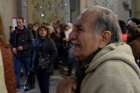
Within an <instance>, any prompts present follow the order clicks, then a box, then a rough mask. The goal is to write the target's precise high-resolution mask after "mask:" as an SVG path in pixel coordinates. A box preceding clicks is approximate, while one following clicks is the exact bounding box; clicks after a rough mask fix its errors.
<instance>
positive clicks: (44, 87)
mask: <svg viewBox="0 0 140 93" xmlns="http://www.w3.org/2000/svg"><path fill="white" fill-rule="evenodd" d="M38 32H39V38H38V40H37V46H36V50H37V51H36V56H37V57H35V58H36V62H35V64H34V68H35V72H36V73H37V78H38V82H39V87H40V91H41V93H49V76H50V71H51V70H52V67H53V62H54V60H55V58H56V56H57V50H56V46H55V44H54V42H53V40H52V39H50V38H49V37H48V28H47V27H45V26H41V27H39V29H38Z"/></svg>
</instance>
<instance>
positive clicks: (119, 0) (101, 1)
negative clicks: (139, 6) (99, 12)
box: [81, 0, 131, 20]
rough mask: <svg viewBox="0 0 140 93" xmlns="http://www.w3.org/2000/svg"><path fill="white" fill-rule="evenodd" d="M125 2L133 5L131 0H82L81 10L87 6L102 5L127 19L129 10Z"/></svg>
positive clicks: (121, 17)
mask: <svg viewBox="0 0 140 93" xmlns="http://www.w3.org/2000/svg"><path fill="white" fill-rule="evenodd" d="M123 2H126V3H128V4H129V5H130V7H131V0H81V11H83V10H84V9H85V8H86V7H89V6H93V5H101V6H104V7H108V8H110V9H111V10H112V11H114V12H115V13H116V14H117V15H118V17H119V18H120V19H122V20H127V19H128V17H129V12H128V11H127V10H126V9H125V8H124V7H123Z"/></svg>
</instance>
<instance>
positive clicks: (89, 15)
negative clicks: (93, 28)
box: [73, 11, 97, 26]
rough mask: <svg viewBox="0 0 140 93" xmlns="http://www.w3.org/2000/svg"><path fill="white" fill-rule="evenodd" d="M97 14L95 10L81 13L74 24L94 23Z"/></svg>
mask: <svg viewBox="0 0 140 93" xmlns="http://www.w3.org/2000/svg"><path fill="white" fill-rule="evenodd" d="M96 19H97V15H96V13H95V12H91V11H84V12H83V13H81V14H80V16H79V17H78V18H77V20H76V21H75V22H74V23H73V25H74V26H80V25H83V24H93V23H95V22H96Z"/></svg>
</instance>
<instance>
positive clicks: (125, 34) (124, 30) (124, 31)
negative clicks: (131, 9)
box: [119, 20, 128, 42]
mask: <svg viewBox="0 0 140 93" xmlns="http://www.w3.org/2000/svg"><path fill="white" fill-rule="evenodd" d="M119 25H120V28H121V32H122V34H121V40H122V41H123V42H127V39H128V30H127V25H126V23H125V21H123V20H119Z"/></svg>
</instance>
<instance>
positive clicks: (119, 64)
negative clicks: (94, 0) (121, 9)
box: [57, 6, 140, 93]
mask: <svg viewBox="0 0 140 93" xmlns="http://www.w3.org/2000/svg"><path fill="white" fill-rule="evenodd" d="M70 39H71V41H72V43H73V45H74V48H73V49H74V55H75V57H76V58H77V59H78V61H79V64H80V70H79V73H78V75H77V80H76V85H75V83H74V80H71V79H67V81H65V82H64V81H63V83H62V85H60V86H59V87H58V91H57V92H59V93H74V92H75V93H140V88H139V86H140V71H139V68H138V66H137V65H136V63H135V59H134V57H133V54H132V50H131V48H130V47H129V46H128V45H127V44H125V43H121V42H120V28H119V25H118V20H117V18H116V15H115V14H114V13H113V12H112V11H111V10H109V9H107V8H104V7H101V6H93V7H91V8H88V9H87V10H85V11H84V12H83V13H82V14H81V15H80V17H79V18H78V20H77V21H76V23H75V24H74V29H73V32H72V33H71V36H70ZM76 86H77V87H76ZM59 88H62V89H61V90H60V89H59ZM75 89H76V91H75Z"/></svg>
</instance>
